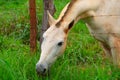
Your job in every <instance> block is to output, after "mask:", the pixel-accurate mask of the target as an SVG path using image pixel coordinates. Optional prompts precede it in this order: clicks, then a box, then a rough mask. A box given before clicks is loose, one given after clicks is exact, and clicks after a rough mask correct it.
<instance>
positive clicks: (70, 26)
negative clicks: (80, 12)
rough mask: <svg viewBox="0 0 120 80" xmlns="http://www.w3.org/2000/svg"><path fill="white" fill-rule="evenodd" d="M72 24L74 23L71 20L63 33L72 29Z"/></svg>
mask: <svg viewBox="0 0 120 80" xmlns="http://www.w3.org/2000/svg"><path fill="white" fill-rule="evenodd" d="M74 22H75V21H74V20H73V21H72V22H71V23H69V24H68V27H66V28H65V30H64V31H65V33H68V31H69V30H70V29H71V28H72V27H73V25H74Z"/></svg>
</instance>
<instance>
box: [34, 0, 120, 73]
mask: <svg viewBox="0 0 120 80" xmlns="http://www.w3.org/2000/svg"><path fill="white" fill-rule="evenodd" d="M48 16H49V24H50V27H49V29H48V30H47V31H46V32H45V33H44V34H43V38H44V40H43V42H42V46H41V57H40V60H39V61H38V63H37V64H36V70H37V72H38V73H40V74H46V72H47V71H48V69H49V67H50V66H51V64H52V63H53V62H54V61H55V60H56V59H57V58H58V56H60V55H61V54H62V53H63V52H64V50H65V47H66V41H67V36H68V32H69V30H70V29H71V27H72V26H73V25H74V24H75V23H76V22H78V20H80V19H83V20H84V21H85V23H86V24H87V27H88V29H89V31H90V33H91V34H92V36H93V37H95V39H97V40H98V41H99V42H100V43H101V45H102V47H103V49H104V51H105V53H106V54H107V55H108V56H110V57H112V59H113V62H114V64H115V65H117V66H118V67H120V0H71V2H70V3H68V4H67V5H66V6H65V8H64V9H63V10H62V12H61V14H60V16H59V18H58V19H57V20H55V19H54V18H53V17H52V16H51V15H50V14H49V12H48Z"/></svg>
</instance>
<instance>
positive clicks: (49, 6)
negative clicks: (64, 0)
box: [40, 0, 56, 43]
mask: <svg viewBox="0 0 120 80" xmlns="http://www.w3.org/2000/svg"><path fill="white" fill-rule="evenodd" d="M43 4H44V15H43V19H42V27H41V37H40V43H42V40H43V37H42V35H43V33H44V32H45V31H46V30H47V29H48V27H49V24H48V15H47V10H48V11H49V12H50V14H51V15H53V14H54V13H55V11H56V9H55V6H54V3H53V0H43Z"/></svg>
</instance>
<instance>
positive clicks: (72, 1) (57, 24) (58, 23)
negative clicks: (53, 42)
mask: <svg viewBox="0 0 120 80" xmlns="http://www.w3.org/2000/svg"><path fill="white" fill-rule="evenodd" d="M76 1H77V0H71V2H70V4H69V5H68V7H67V10H66V11H65V13H64V15H63V16H62V17H61V19H60V20H59V21H58V22H57V23H56V27H58V28H59V27H60V25H61V22H63V21H64V18H65V17H66V15H67V14H68V13H69V11H70V10H71V7H72V6H73V4H74V3H75V2H76Z"/></svg>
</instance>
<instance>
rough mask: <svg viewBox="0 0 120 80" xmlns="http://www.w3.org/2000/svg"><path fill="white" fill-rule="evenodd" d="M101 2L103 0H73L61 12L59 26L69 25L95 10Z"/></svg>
mask: <svg viewBox="0 0 120 80" xmlns="http://www.w3.org/2000/svg"><path fill="white" fill-rule="evenodd" d="M91 2H93V3H91ZM100 2H101V0H72V1H71V2H70V3H68V4H67V5H66V7H65V8H64V9H63V11H62V12H61V14H60V16H59V18H58V21H57V25H64V26H66V25H68V24H69V23H71V22H72V21H73V20H76V18H77V17H78V16H79V15H82V14H83V13H84V12H87V11H90V10H95V9H96V8H97V7H98V6H99V4H100Z"/></svg>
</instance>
